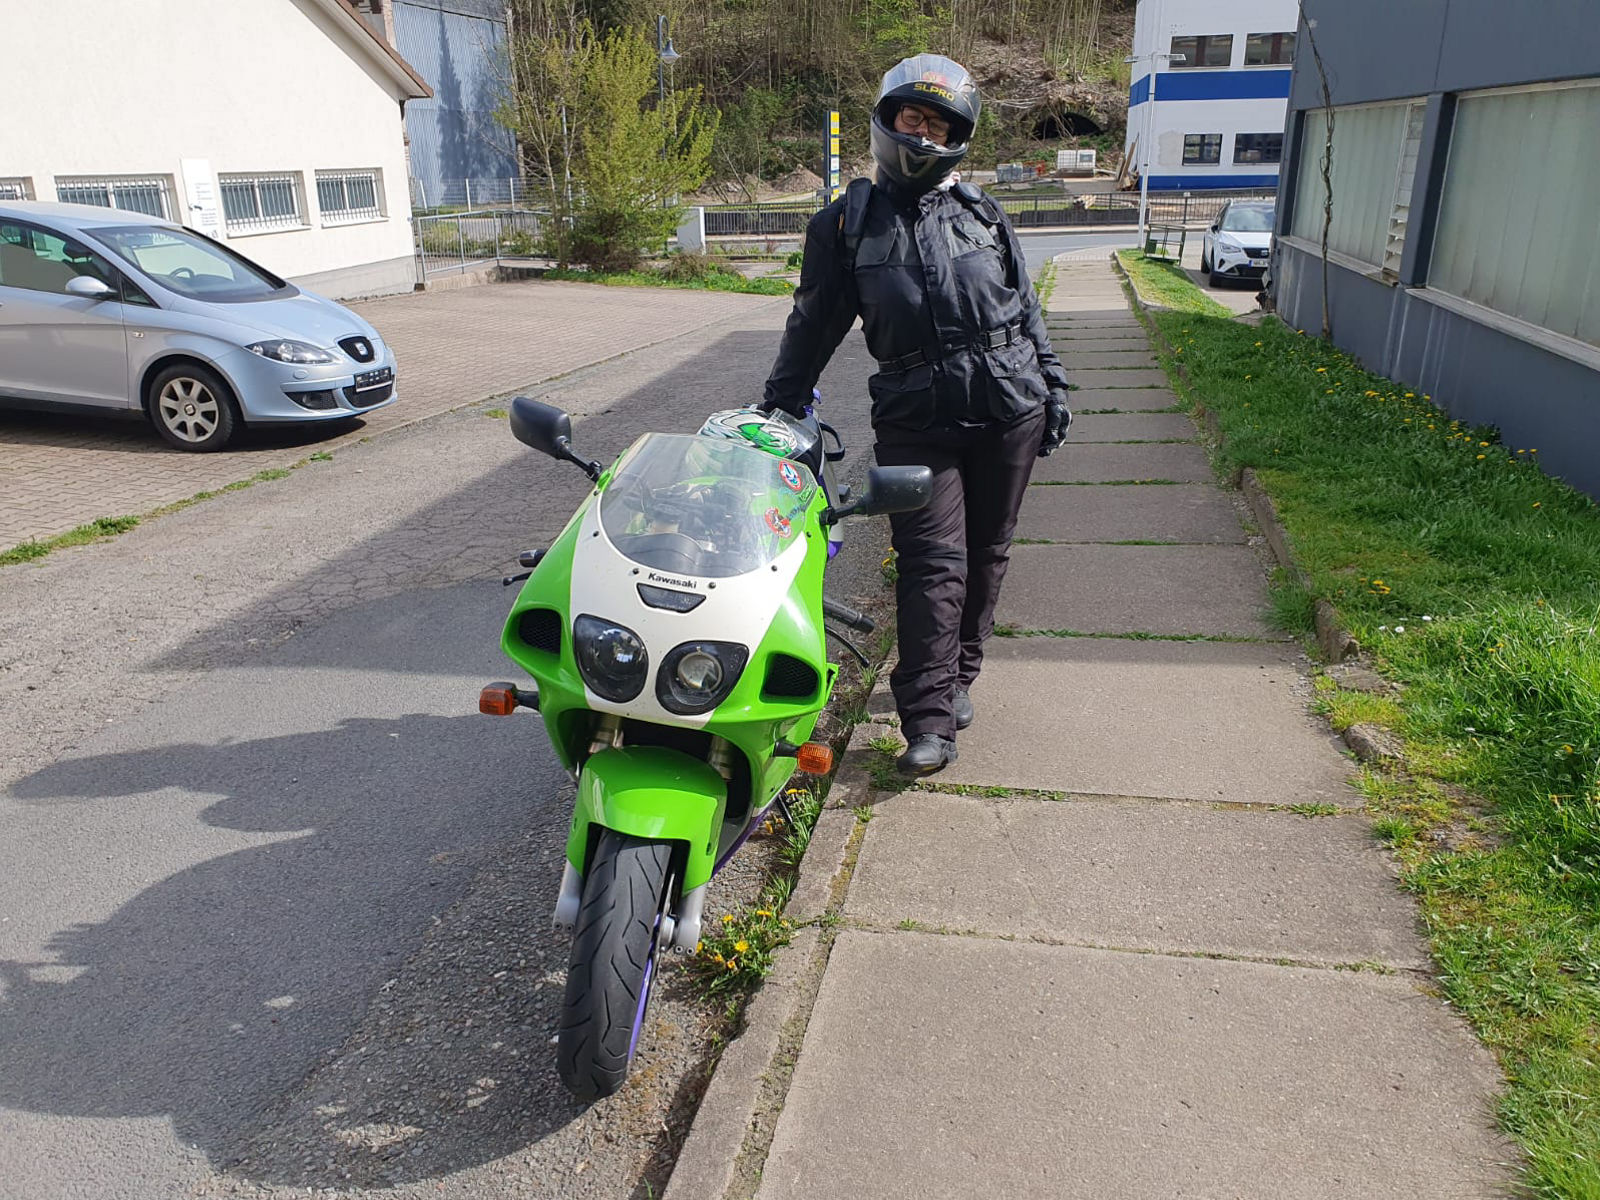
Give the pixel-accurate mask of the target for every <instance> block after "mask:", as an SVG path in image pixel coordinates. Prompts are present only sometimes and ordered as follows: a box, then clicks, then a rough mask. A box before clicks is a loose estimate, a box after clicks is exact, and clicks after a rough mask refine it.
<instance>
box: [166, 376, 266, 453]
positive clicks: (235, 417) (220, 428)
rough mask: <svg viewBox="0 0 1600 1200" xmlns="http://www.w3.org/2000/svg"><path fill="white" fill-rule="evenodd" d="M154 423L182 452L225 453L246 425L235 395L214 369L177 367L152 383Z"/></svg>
mask: <svg viewBox="0 0 1600 1200" xmlns="http://www.w3.org/2000/svg"><path fill="white" fill-rule="evenodd" d="M148 408H149V413H150V421H151V423H152V424H154V425H155V427H156V432H157V433H159V434H160V435H161V436H162V437H163V438H165V439H166V440H167V443H168V444H169V445H172V446H176V447H177V448H178V449H179V450H195V451H199V452H201V453H205V452H208V451H212V450H221V449H222V448H223V447H224V446H226V445H227V444H228V443H229V442H230V441H231V440H233V435H234V432H235V430H237V429H238V427H239V426H240V425H241V424H242V423H243V422H241V421H240V419H239V405H238V403H237V402H236V401H235V400H234V398H233V392H232V390H231V389H230V388H229V387H228V385H227V384H226V383H225V382H223V379H222V376H220V375H218V374H217V373H216V372H215V371H213V370H212V369H211V368H210V367H202V366H201V365H200V364H199V363H177V364H174V365H173V366H170V367H167V368H165V369H164V370H162V371H161V372H160V373H159V374H157V375H156V377H155V378H154V379H152V380H151V381H150V403H149V406H148Z"/></svg>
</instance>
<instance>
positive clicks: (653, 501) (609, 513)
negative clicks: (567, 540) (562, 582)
mask: <svg viewBox="0 0 1600 1200" xmlns="http://www.w3.org/2000/svg"><path fill="white" fill-rule="evenodd" d="M816 490H817V481H816V478H815V477H814V476H813V475H812V474H811V472H810V471H809V470H808V469H807V468H806V467H805V465H804V464H803V463H797V462H794V461H793V460H791V459H787V458H775V457H774V456H772V455H770V454H765V453H763V452H762V451H760V450H756V449H754V448H752V447H748V446H741V445H739V444H738V443H737V442H730V441H724V440H721V439H717V438H707V437H694V436H684V435H681V434H669V433H651V434H646V435H645V436H644V437H642V438H640V439H639V441H638V442H636V443H635V444H634V446H633V449H632V450H630V451H629V452H628V454H627V455H626V456H625V457H624V459H623V461H622V462H621V463H620V464H619V465H618V467H617V471H616V474H615V475H614V476H613V477H612V479H611V482H610V483H609V484H608V485H607V487H606V490H605V494H604V495H602V496H601V498H600V527H601V528H602V529H603V530H605V535H606V537H607V539H609V540H610V542H611V544H612V545H613V546H615V547H616V548H617V551H618V552H619V553H621V554H622V555H624V556H625V557H627V558H629V559H631V560H632V561H633V562H636V563H638V564H639V565H640V566H643V567H649V568H651V569H652V570H655V571H664V572H669V573H673V574H679V575H698V576H701V577H704V578H711V579H726V578H729V577H731V576H734V575H744V574H746V573H748V572H750V571H755V570H758V569H760V568H761V567H764V566H766V565H767V564H768V563H770V562H771V561H772V560H773V559H775V558H777V557H778V555H780V554H782V553H783V552H784V551H785V550H787V549H788V548H789V547H790V546H793V545H794V544H795V540H796V539H797V538H800V539H803V538H804V537H805V513H806V509H807V508H808V507H809V506H810V504H811V498H812V497H813V496H814V495H815V494H816Z"/></svg>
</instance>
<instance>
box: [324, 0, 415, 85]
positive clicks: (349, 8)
mask: <svg viewBox="0 0 1600 1200" xmlns="http://www.w3.org/2000/svg"><path fill="white" fill-rule="evenodd" d="M312 2H313V3H314V4H315V5H316V6H317V7H318V8H320V9H322V11H323V12H325V13H327V14H328V16H329V17H331V18H332V19H333V21H334V23H335V24H337V25H339V26H341V27H343V28H344V29H346V30H348V31H350V32H351V36H352V37H353V38H354V40H355V41H356V42H357V43H359V44H361V45H363V46H365V47H366V48H367V49H368V50H370V51H371V52H372V58H373V61H374V62H375V63H376V64H377V66H378V69H379V70H381V71H383V72H384V74H386V75H388V76H389V77H390V78H391V79H392V80H394V82H395V83H396V84H398V85H399V86H400V88H401V90H402V91H403V92H404V93H405V96H406V99H408V100H425V99H428V98H429V97H431V96H432V95H433V89H432V88H431V87H429V86H428V81H427V80H426V79H424V78H423V77H422V76H421V75H419V74H417V69H416V68H415V67H413V66H412V65H411V64H410V63H408V62H407V61H406V60H405V59H403V58H401V57H400V54H399V52H398V51H397V50H395V48H394V47H393V46H391V45H389V43H388V42H386V41H384V40H383V38H381V37H380V36H378V34H377V33H376V32H375V31H374V30H373V28H372V26H370V25H368V24H367V23H366V21H364V20H363V19H362V18H361V14H360V13H359V12H358V11H357V10H356V7H355V4H354V3H353V2H352V0H312Z"/></svg>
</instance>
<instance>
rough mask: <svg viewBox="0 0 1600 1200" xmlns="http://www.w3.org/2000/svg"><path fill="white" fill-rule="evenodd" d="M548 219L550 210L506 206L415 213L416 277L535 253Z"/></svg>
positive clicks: (426, 278)
mask: <svg viewBox="0 0 1600 1200" xmlns="http://www.w3.org/2000/svg"><path fill="white" fill-rule="evenodd" d="M548 219H549V214H548V213H542V212H534V211H533V210H531V209H504V208H496V209H480V210H478V211H476V212H459V213H440V214H436V215H432V216H417V217H413V218H412V219H411V230H412V234H413V236H414V238H415V241H416V253H417V278H418V280H419V282H424V283H425V282H427V281H428V280H429V279H430V278H433V277H434V276H438V275H449V274H458V273H460V272H462V271H467V270H470V269H472V268H473V267H482V266H487V265H489V264H491V263H500V262H504V261H506V260H508V259H513V260H514V259H527V258H532V257H534V255H535V253H536V251H537V249H538V245H539V239H540V237H541V236H542V235H543V233H544V223H545V222H546V221H547V220H548Z"/></svg>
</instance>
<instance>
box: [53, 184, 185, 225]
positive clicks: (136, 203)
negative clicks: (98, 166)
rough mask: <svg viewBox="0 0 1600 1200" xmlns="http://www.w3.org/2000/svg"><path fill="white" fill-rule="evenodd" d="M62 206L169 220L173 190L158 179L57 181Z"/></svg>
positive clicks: (57, 191) (58, 196) (58, 198)
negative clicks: (83, 206)
mask: <svg viewBox="0 0 1600 1200" xmlns="http://www.w3.org/2000/svg"><path fill="white" fill-rule="evenodd" d="M56 199H57V200H59V201H61V203H63V204H94V205H97V206H98V207H100V208H122V209H126V210H127V211H129V212H140V213H146V214H148V215H149V216H152V217H163V218H165V219H167V220H169V221H170V220H171V219H172V187H171V184H170V183H169V182H168V180H166V179H165V178H163V177H161V176H134V175H83V176H76V177H73V178H70V179H63V178H57V179H56Z"/></svg>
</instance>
